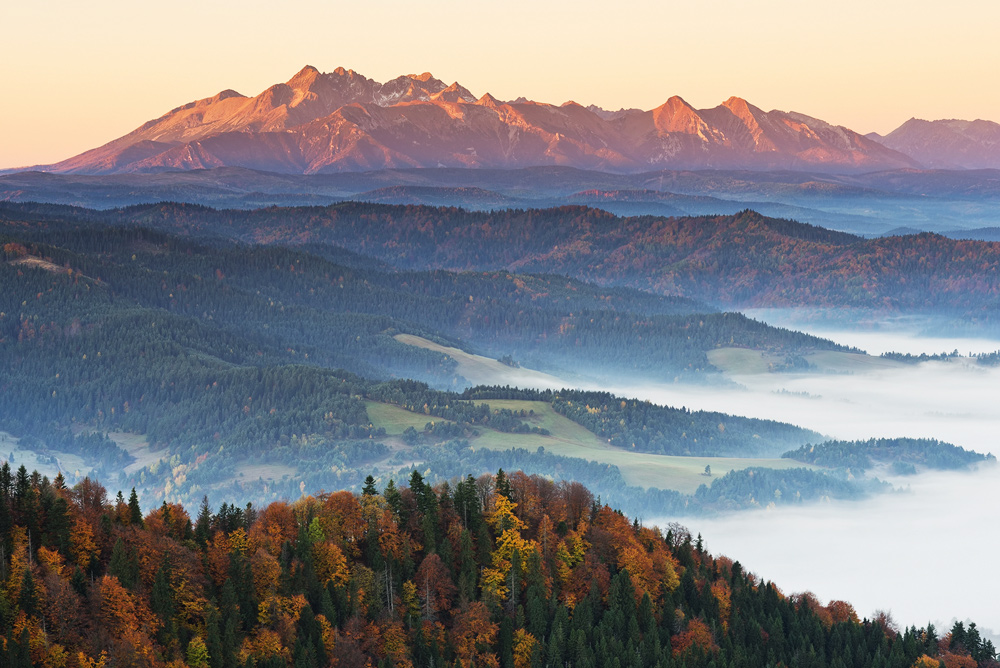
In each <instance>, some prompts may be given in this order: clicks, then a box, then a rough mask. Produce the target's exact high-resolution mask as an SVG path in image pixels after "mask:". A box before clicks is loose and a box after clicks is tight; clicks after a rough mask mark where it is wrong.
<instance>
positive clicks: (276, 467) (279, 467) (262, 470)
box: [236, 464, 298, 480]
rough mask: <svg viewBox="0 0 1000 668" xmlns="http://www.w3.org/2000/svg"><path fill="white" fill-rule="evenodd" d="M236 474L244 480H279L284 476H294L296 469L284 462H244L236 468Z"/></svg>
mask: <svg viewBox="0 0 1000 668" xmlns="http://www.w3.org/2000/svg"><path fill="white" fill-rule="evenodd" d="M236 473H237V475H239V476H241V477H242V478H244V479H246V480H257V479H258V478H260V479H263V480H281V479H282V478H284V477H285V476H294V475H296V474H297V473H298V469H295V468H292V467H291V466H287V465H285V464H246V465H242V466H238V467H237V468H236Z"/></svg>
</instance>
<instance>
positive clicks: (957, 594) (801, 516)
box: [649, 466, 1000, 635]
mask: <svg viewBox="0 0 1000 668" xmlns="http://www.w3.org/2000/svg"><path fill="white" fill-rule="evenodd" d="M893 482H894V483H897V484H899V483H901V482H902V481H900V480H893ZM903 484H908V485H909V491H908V492H905V493H898V494H890V495H885V496H881V497H878V498H876V499H872V500H869V501H863V502H835V503H828V504H813V505H807V506H800V507H781V508H776V509H772V510H766V511H765V510H761V511H751V512H744V513H737V514H733V515H728V516H724V517H721V518H715V519H706V518H690V519H681V522H682V523H684V524H686V525H687V526H688V527H689V528H690V529H691V531H692V532H701V534H702V536H703V537H704V539H705V543H706V547H707V549H708V550H709V551H711V552H712V553H713V554H716V555H718V554H725V555H729V556H730V557H732V558H734V559H739V560H740V562H741V563H742V564H743V566H744V567H745V568H746V569H748V570H750V571H752V572H754V573H757V574H758V575H759V576H760V577H762V578H764V579H766V580H772V581H774V582H775V583H776V584H777V585H778V586H779V587H780V588H781V589H782V591H784V592H785V593H786V594H791V593H796V592H803V591H812V592H813V593H814V594H816V595H817V596H818V597H819V598H820V599H821V600H822V601H823V602H824V603H825V602H828V601H830V600H834V599H841V600H846V601H848V602H850V603H851V604H852V605H854V607H855V608H856V609H857V611H858V614H859V615H861V616H869V617H870V616H871V615H872V613H873V612H874V611H875V610H877V609H883V610H890V611H891V612H892V615H893V617H894V618H895V619H896V621H897V622H898V623H899V624H901V625H905V626H909V625H917V626H923V625H925V624H927V622H928V621H931V622H933V623H934V624H935V625H936V626H937V627H938V628H939V631H940V633H941V634H942V635H943V634H944V632H945V631H946V630H947V629H943V628H942V627H943V626H945V625H947V626H948V627H949V628H950V625H951V623H952V620H953V619H954V618H957V619H960V620H963V621H964V620H965V619H967V618H971V619H972V621H975V622H976V623H977V624H978V625H979V626H980V627H981V628H983V630H984V631H985V630H988V629H994V630H997V629H1000V605H998V604H997V602H998V601H1000V578H997V577H996V576H995V566H996V555H997V554H1000V532H998V531H997V525H998V522H997V509H998V508H1000V466H994V467H989V468H988V469H987V470H983V471H980V472H977V473H974V474H961V473H931V474H924V475H920V476H917V477H915V478H911V479H909V480H908V481H907V482H905V483H903ZM676 519H677V518H656V519H651V520H650V522H649V523H653V524H661V525H664V524H665V523H666V522H669V521H672V520H676Z"/></svg>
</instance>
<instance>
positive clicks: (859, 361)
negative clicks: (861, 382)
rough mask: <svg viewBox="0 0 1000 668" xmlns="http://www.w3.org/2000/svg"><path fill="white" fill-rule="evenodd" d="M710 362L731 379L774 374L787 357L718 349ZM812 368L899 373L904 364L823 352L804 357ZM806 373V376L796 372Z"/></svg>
mask: <svg viewBox="0 0 1000 668" xmlns="http://www.w3.org/2000/svg"><path fill="white" fill-rule="evenodd" d="M707 354H708V361H709V362H710V363H711V364H712V366H714V367H715V368H717V369H719V370H720V371H722V372H723V373H726V374H728V375H730V376H745V375H752V374H759V373H775V370H776V369H781V368H782V367H783V366H784V365H785V356H784V355H775V354H772V353H765V352H761V351H759V350H747V349H746V348H716V349H715V350H710V351H708V353H707ZM803 357H804V358H805V359H806V361H808V362H809V364H810V366H811V368H810V369H809V370H808V371H805V372H804V373H867V372H869V371H880V370H883V369H898V368H899V367H900V366H901V364H902V363H901V362H897V361H895V360H889V359H884V358H882V357H872V356H871V355H862V354H860V353H845V352H838V351H833V350H824V351H819V352H815V353H808V354H806V355H803ZM793 373H803V372H793Z"/></svg>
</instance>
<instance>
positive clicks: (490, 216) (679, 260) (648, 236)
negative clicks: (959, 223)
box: [2, 202, 1000, 318]
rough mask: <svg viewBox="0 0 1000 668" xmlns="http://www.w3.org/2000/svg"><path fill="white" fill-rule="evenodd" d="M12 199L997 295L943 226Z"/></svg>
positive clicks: (399, 256)
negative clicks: (856, 228) (861, 230)
mask: <svg viewBox="0 0 1000 668" xmlns="http://www.w3.org/2000/svg"><path fill="white" fill-rule="evenodd" d="M2 212H3V215H4V216H5V217H7V218H8V219H11V220H32V221H33V224H36V225H37V224H38V223H40V222H44V221H50V222H51V223H52V224H58V221H60V220H65V218H66V217H67V216H72V217H76V218H77V219H79V220H90V221H94V222H103V223H109V224H115V225H121V224H127V225H141V226H148V227H154V228H157V229H164V230H171V231H176V232H179V233H183V234H189V235H196V236H221V237H228V238H235V239H241V240H244V241H254V242H258V243H268V244H273V243H280V244H294V243H313V244H315V243H324V244H334V245H338V246H344V247H346V248H349V249H351V250H353V251H356V252H360V253H364V254H366V255H371V256H374V257H377V258H379V259H381V260H383V261H386V262H389V263H391V264H393V265H395V266H397V267H400V268H405V269H427V268H442V269H451V270H497V269H504V270H509V271H517V272H526V273H533V272H545V273H552V272H554V273H559V274H563V275H567V276H572V277H575V278H578V279H581V280H587V281H594V282H597V283H600V284H602V285H619V286H630V287H635V288H640V289H644V290H651V291H654V292H657V293H659V294H664V295H672V296H683V297H690V298H693V299H697V300H701V301H706V302H709V303H712V304H715V305H721V306H727V307H731V306H739V307H765V306H772V307H775V306H804V305H808V306H838V307H844V306H850V307H860V308H872V309H879V310H886V309H887V310H890V311H893V310H914V309H916V310H923V311H928V310H935V311H945V312H948V313H951V314H957V315H962V316H967V317H969V318H973V317H975V318H985V317H988V316H989V315H990V314H991V313H993V312H995V311H996V308H997V304H998V299H1000V279H998V278H997V276H1000V272H998V271H997V269H998V267H1000V245H997V244H995V243H990V242H982V241H959V240H954V239H948V238H945V237H942V236H938V235H934V234H920V235H911V236H905V237H886V238H879V239H870V240H865V239H862V238H860V237H855V236H852V235H849V234H844V233H841V232H834V231H830V230H826V229H823V228H820V227H814V226H811V225H804V224H800V223H796V222H794V221H790V220H779V219H774V218H766V217H764V216H761V215H759V214H757V213H754V212H752V211H744V212H741V213H738V214H735V215H730V216H699V217H690V218H662V217H652V216H645V217H637V218H617V217H615V216H613V215H611V214H609V213H607V212H604V211H600V210H596V209H589V208H586V207H577V206H568V207H560V208H556V209H545V210H504V211H495V212H469V211H465V210H462V209H455V208H433V207H426V206H390V205H379V204H359V203H350V202H349V203H342V204H337V205H332V206H328V207H300V208H268V209H260V210H257V211H252V212H247V211H226V210H214V209H208V208H205V207H200V206H194V205H182V204H157V205H142V206H135V207H129V208H126V209H121V210H114V211H107V212H97V211H88V210H85V209H72V208H69V207H56V206H52V205H13V204H8V205H4V207H3V209H2Z"/></svg>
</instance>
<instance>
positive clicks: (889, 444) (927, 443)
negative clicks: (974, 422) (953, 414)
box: [781, 438, 996, 474]
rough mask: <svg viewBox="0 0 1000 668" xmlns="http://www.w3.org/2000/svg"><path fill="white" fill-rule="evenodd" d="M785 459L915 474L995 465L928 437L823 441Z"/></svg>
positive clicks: (986, 458) (988, 458)
mask: <svg viewBox="0 0 1000 668" xmlns="http://www.w3.org/2000/svg"><path fill="white" fill-rule="evenodd" d="M781 456H782V457H784V458H786V459H794V460H795V461H799V462H804V463H807V464H816V465H817V466H827V467H831V468H845V469H850V470H851V471H853V472H858V473H863V472H865V471H867V470H868V469H870V468H872V467H874V466H875V465H876V464H888V465H890V466H891V467H892V470H893V471H894V472H895V473H903V474H905V473H916V467H917V466H920V467H923V468H929V469H936V470H942V471H947V470H961V469H971V468H973V467H975V466H976V465H977V464H980V463H984V462H996V457H994V456H993V455H990V454H985V455H983V454H980V453H978V452H973V451H972V450H966V449H964V448H960V447H959V446H957V445H952V444H951V443H944V442H942V441H938V440H936V439H932V438H873V439H869V440H867V441H827V442H825V443H820V444H819V445H803V446H802V447H801V448H799V449H798V450H792V451H789V452H786V453H784V454H783V455H781Z"/></svg>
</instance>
